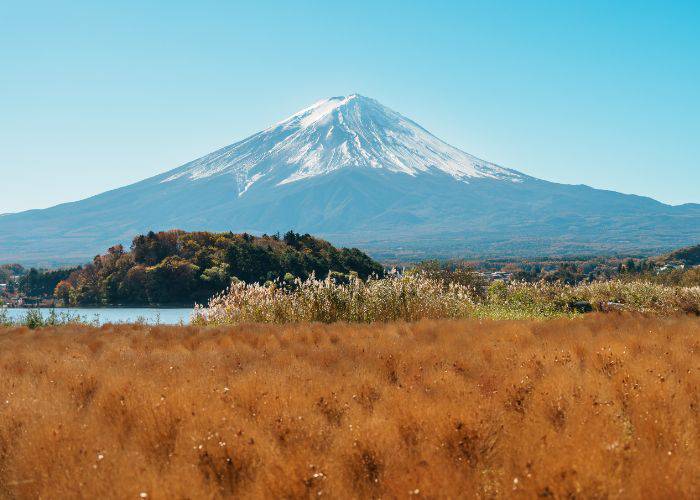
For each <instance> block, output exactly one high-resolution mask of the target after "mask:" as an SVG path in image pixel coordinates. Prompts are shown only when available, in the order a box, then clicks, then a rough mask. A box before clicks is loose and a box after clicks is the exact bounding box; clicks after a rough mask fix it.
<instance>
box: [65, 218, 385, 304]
mask: <svg viewBox="0 0 700 500" xmlns="http://www.w3.org/2000/svg"><path fill="white" fill-rule="evenodd" d="M382 271H383V269H382V266H381V265H380V264H379V263H377V262H375V261H374V260H372V259H371V258H370V257H368V256H367V255H366V254H364V253H363V252H361V251H360V250H357V249H355V248H353V249H348V248H340V249H339V248H336V247H334V246H333V245H331V244H330V243H328V242H327V241H324V240H321V239H318V238H314V237H312V236H310V235H308V234H304V235H301V234H297V233H294V232H291V231H290V232H288V233H287V234H285V235H284V237H282V238H281V237H279V236H262V237H256V236H251V235H249V234H234V233H230V232H229V233H210V232H191V233H188V232H184V231H178V230H173V231H167V232H159V233H154V232H150V233H148V234H146V235H141V236H137V237H136V238H134V240H133V243H132V245H131V249H130V251H125V250H124V248H123V247H122V246H121V245H117V246H114V247H112V248H110V249H109V250H108V251H107V253H106V254H104V255H98V256H97V257H95V258H94V259H93V262H92V263H91V264H88V265H85V266H82V267H81V268H80V269H77V270H75V271H73V272H72V273H71V274H70V275H69V276H68V277H67V278H66V279H65V280H62V281H61V282H59V283H58V284H57V286H56V289H55V296H56V298H57V300H59V302H63V303H69V304H71V305H115V304H123V305H150V304H183V305H184V304H193V303H195V302H199V303H201V302H205V301H206V300H207V299H208V298H210V297H211V296H212V295H213V294H215V293H218V292H220V291H222V290H224V289H225V288H227V287H228V286H229V285H230V283H231V280H232V279H234V278H235V279H239V280H243V281H246V282H249V283H250V282H259V283H264V282H266V281H268V280H271V281H274V280H284V279H286V280H290V279H293V278H306V277H308V276H309V275H310V274H311V273H314V274H315V275H316V276H317V277H320V278H325V277H326V276H327V275H328V273H329V272H337V273H342V274H349V273H351V272H356V273H357V274H358V275H359V276H360V277H362V278H367V277H368V276H369V275H371V274H381V273H382Z"/></svg>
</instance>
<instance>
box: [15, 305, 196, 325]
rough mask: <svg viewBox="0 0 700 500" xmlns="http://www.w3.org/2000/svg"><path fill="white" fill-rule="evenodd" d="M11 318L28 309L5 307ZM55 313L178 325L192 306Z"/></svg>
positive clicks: (73, 309) (46, 311) (75, 309)
mask: <svg viewBox="0 0 700 500" xmlns="http://www.w3.org/2000/svg"><path fill="white" fill-rule="evenodd" d="M39 310H40V311H41V314H42V316H44V318H46V316H47V315H48V314H49V311H51V309H45V308H41V309H39ZM6 311H7V315H8V316H9V317H10V318H11V319H21V318H23V317H24V315H25V314H27V311H28V309H15V308H12V309H10V308H8V309H6ZM55 311H56V313H57V314H59V315H60V314H61V313H69V314H70V315H71V316H75V315H79V316H80V317H81V318H85V319H87V320H88V321H94V320H95V319H97V321H98V322H99V323H100V324H104V323H134V322H136V321H145V322H146V323H150V324H156V323H159V324H161V325H178V324H180V323H181V322H182V323H183V324H188V323H189V322H190V314H192V311H193V309H192V308H172V309H171V308H151V307H71V308H63V307H57V308H56V309H55Z"/></svg>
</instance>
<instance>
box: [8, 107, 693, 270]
mask: <svg viewBox="0 0 700 500" xmlns="http://www.w3.org/2000/svg"><path fill="white" fill-rule="evenodd" d="M172 228H178V229H184V230H211V231H228V230H230V231H234V232H243V231H247V232H251V233H263V232H266V233H274V232H278V231H279V232H285V231H287V230H289V229H294V230H296V231H299V232H309V233H312V234H314V235H318V236H322V237H325V238H326V239H329V240H330V241H331V242H332V243H335V244H343V245H353V246H359V247H360V248H362V249H364V250H367V251H369V252H370V253H372V254H374V255H375V256H376V257H398V258H422V257H428V256H476V255H493V256H505V255H509V256H514V255H535V254H537V255H543V254H572V253H579V254H580V253H601V252H603V253H612V252H631V251H635V252H644V251H649V252H655V251H661V250H666V249H670V248H674V247H678V246H682V245H688V244H694V243H697V242H698V241H700V205H696V204H687V205H682V206H669V205H665V204H663V203H660V202H657V201H655V200H652V199H650V198H644V197H639V196H633V195H623V194H620V193H616V192H612V191H604V190H597V189H593V188H590V187H587V186H583V185H579V186H572V185H564V184H555V183H551V182H547V181H543V180H539V179H536V178H534V177H530V176H528V175H525V174H523V173H521V172H518V171H516V170H511V169H508V168H504V167H500V166H498V165H495V164H493V163H489V162H487V161H484V160H481V159H479V158H476V157H474V156H472V155H469V154H467V153H465V152H463V151H461V150H459V149H457V148H455V147H453V146H450V145H449V144H446V143H445V142H443V141H441V140H440V139H438V138H437V137H435V136H434V135H432V134H431V133H430V132H428V131H427V130H425V129H424V128H422V127H421V126H420V125H418V124H417V123H415V122H413V121H411V120H410V119H408V118H406V117H404V116H402V115H401V114H399V113H397V112H395V111H393V110H391V109H389V108H387V107H385V106H383V105H382V104H380V103H379V102H377V101H375V100H373V99H370V98H367V97H363V96H360V95H357V94H353V95H349V96H346V97H333V98H330V99H325V100H322V101H319V102H317V103H316V104H314V105H312V106H310V107H308V108H305V109H303V110H301V111H299V112H298V113H296V114H294V115H292V116H291V117H289V118H287V119H286V120H284V121H281V122H279V123H277V124H275V125H273V126H271V127H269V128H267V129H266V130H263V131H262V132H258V133H257V134H254V135H252V136H250V137H248V138H247V139H244V140H242V141H240V142H237V143H235V144H232V145H230V146H227V147H225V148H222V149H220V150H218V151H215V152H213V153H211V154H208V155H206V156H204V157H202V158H199V159H197V160H194V161H192V162H190V163H187V164H185V165H183V166H181V167H178V168H176V169H174V170H171V171H168V172H165V173H163V174H160V175H157V176H155V177H152V178H150V179H146V180H144V181H141V182H138V183H136V184H132V185H129V186H125V187H123V188H120V189H116V190H113V191H108V192H106V193H103V194H100V195H97V196H93V197H91V198H88V199H85V200H82V201H78V202H73V203H65V204H62V205H58V206H55V207H52V208H49V209H45V210H30V211H27V212H22V213H18V214H7V215H4V216H2V217H0V262H8V261H9V262H21V263H31V264H50V263H59V262H62V263H69V262H81V261H84V260H85V259H86V258H89V257H91V256H93V255H95V254H97V253H99V252H101V251H104V250H105V249H106V248H107V247H109V246H111V245H113V244H115V243H118V242H122V243H127V244H128V243H129V242H130V240H131V238H132V237H133V236H134V235H136V234H139V233H143V232H146V231H149V230H163V229H172Z"/></svg>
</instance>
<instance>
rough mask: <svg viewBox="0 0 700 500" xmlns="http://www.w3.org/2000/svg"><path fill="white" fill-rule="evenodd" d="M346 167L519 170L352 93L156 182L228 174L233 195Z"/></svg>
mask: <svg viewBox="0 0 700 500" xmlns="http://www.w3.org/2000/svg"><path fill="white" fill-rule="evenodd" d="M345 168H354V169H383V170H386V171H388V172H394V173H403V174H408V175H411V176H414V177H415V176H416V175H418V174H421V173H427V172H431V171H435V172H442V173H446V174H448V175H450V176H452V177H453V178H455V179H457V180H461V181H464V182H468V179H470V178H492V179H502V180H509V181H515V182H517V181H521V180H522V178H523V175H522V174H520V173H518V172H516V171H514V170H509V169H505V168H502V167H499V166H497V165H494V164H492V163H488V162H485V161H483V160H480V159H478V158H475V157H474V156H471V155H469V154H467V153H464V152H463V151H460V150H458V149H457V148H454V147H452V146H450V145H449V144H447V143H445V142H443V141H441V140H440V139H438V138H437V137H435V136H434V135H432V134H431V133H430V132H428V131H427V130H425V129H424V128H422V127H421V126H420V125H418V124H417V123H415V122H413V121H411V120H409V119H408V118H406V117H404V116H402V115H400V114H399V113H397V112H395V111H393V110H391V109H389V108H387V107H386V106H382V105H381V104H380V103H379V102H377V101H375V100H374V99H370V98H368V97H363V96H361V95H358V94H352V95H349V96H347V97H331V98H330V99H325V100H322V101H318V102H317V103H316V104H313V105H312V106H309V107H308V108H305V109H302V110H301V111H299V112H298V113H295V114H294V115H292V116H290V117H289V118H287V119H286V120H283V121H281V122H279V123H277V124H276V125H273V126H272V127H270V128H268V129H267V130H264V131H262V132H260V133H258V134H255V135H253V136H251V137H249V138H247V139H245V140H243V141H241V142H237V143H235V144H233V145H231V146H228V147H225V148H223V149H221V150H219V151H216V152H215V153H212V154H210V155H207V156H205V157H203V158H200V159H198V160H195V161H193V162H191V163H188V164H186V165H183V166H182V167H181V168H179V169H177V171H176V172H174V173H173V174H172V175H169V176H168V177H167V178H165V179H164V180H163V181H162V182H171V181H174V180H177V179H183V178H184V179H191V180H199V179H203V178H206V177H211V176H217V175H227V176H232V177H233V178H234V179H236V185H237V189H238V194H239V196H241V195H243V194H244V193H245V192H246V191H248V189H250V188H251V186H253V185H254V184H255V183H257V182H260V181H262V180H263V179H264V180H265V181H267V182H269V183H272V184H274V185H276V186H281V185H284V184H288V183H291V182H296V181H300V180H305V179H310V178H312V177H317V176H319V175H325V174H329V173H332V172H335V171H338V170H341V169H345Z"/></svg>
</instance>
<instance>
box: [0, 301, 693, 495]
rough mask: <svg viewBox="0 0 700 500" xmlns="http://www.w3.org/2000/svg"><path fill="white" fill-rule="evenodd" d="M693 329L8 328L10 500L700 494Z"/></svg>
mask: <svg viewBox="0 0 700 500" xmlns="http://www.w3.org/2000/svg"><path fill="white" fill-rule="evenodd" d="M699 354H700V319H699V318H697V317H690V316H675V317H667V318H658V317H657V318H652V317H645V316H641V315H620V314H607V315H604V314H592V315H585V316H584V317H580V318H575V319H553V320H547V321H535V320H519V321H490V320H460V321H449V320H441V321H434V320H423V321H419V322H415V323H401V322H398V323H377V324H360V325H349V324H331V325H324V324H318V323H314V324H297V325H295V324H289V325H261V324H258V325H245V324H244V325H237V326H220V327H195V326H191V327H165V326H148V325H119V326H112V325H105V326H103V327H100V328H94V327H90V326H85V325H68V326H60V327H55V328H40V329H37V330H30V329H28V328H26V327H11V328H5V329H2V330H0V497H2V498H39V497H41V498H59V497H63V498H65V497H71V498H76V497H83V498H139V497H141V498H156V499H158V498H217V497H232V496H235V497H272V498H310V497H319V496H322V497H326V496H327V497H331V498H347V497H355V498H369V497H383V498H408V497H414V496H415V497H425V498H444V497H453V498H454V497H463V496H470V497H473V496H478V497H484V498H485V497H489V498H491V497H523V498H532V497H537V496H539V497H543V498H547V497H549V498H574V497H576V498H607V497H610V498H630V497H636V498H641V497H646V498H672V497H673V498H698V497H699V496H700V426H699V424H700V420H699V416H698V409H699V406H700V356H699Z"/></svg>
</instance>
